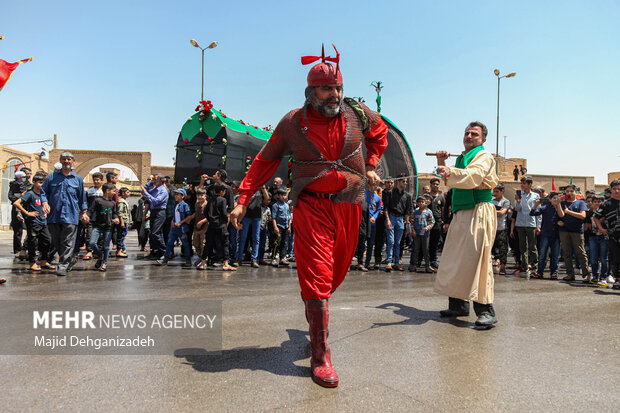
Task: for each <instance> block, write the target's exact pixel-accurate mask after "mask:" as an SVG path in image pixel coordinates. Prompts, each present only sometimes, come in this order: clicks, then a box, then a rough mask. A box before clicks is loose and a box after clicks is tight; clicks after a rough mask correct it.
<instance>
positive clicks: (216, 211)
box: [196, 182, 237, 271]
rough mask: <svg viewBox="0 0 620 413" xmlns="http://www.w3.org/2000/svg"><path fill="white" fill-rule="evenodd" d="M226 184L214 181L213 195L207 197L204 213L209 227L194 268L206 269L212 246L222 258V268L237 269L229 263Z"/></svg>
mask: <svg viewBox="0 0 620 413" xmlns="http://www.w3.org/2000/svg"><path fill="white" fill-rule="evenodd" d="M225 195H226V186H225V185H224V184H223V183H220V182H216V183H215V184H214V185H213V195H212V196H211V197H209V198H208V199H207V207H206V209H205V215H206V217H207V220H208V221H209V228H208V229H207V234H206V237H205V238H206V243H205V246H204V248H203V250H202V261H201V262H200V264H198V266H197V267H196V269H198V270H206V269H207V258H208V257H209V254H210V253H211V251H213V248H217V254H218V256H219V257H222V259H223V265H222V270H224V271H237V269H236V268H235V267H233V266H232V265H230V264H229V262H228V259H229V256H230V255H229V254H230V250H229V245H228V244H229V238H228V229H227V226H228V221H229V219H228V212H227V211H226V205H227V202H226V198H224V196H225Z"/></svg>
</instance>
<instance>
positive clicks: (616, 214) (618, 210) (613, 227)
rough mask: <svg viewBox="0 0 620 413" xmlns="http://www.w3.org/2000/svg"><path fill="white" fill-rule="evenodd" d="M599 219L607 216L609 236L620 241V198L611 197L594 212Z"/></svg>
mask: <svg viewBox="0 0 620 413" xmlns="http://www.w3.org/2000/svg"><path fill="white" fill-rule="evenodd" d="M594 216H595V217H597V218H598V219H601V218H605V225H606V226H607V231H609V238H613V239H615V240H616V241H620V200H618V199H613V198H609V199H607V200H605V201H604V202H603V203H602V204H601V206H600V207H599V208H598V209H597V210H596V212H594Z"/></svg>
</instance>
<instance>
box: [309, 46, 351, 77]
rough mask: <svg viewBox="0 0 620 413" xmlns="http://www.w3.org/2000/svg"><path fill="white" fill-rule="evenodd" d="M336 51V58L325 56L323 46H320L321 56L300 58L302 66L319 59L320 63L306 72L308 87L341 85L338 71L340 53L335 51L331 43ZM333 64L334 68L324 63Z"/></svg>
mask: <svg viewBox="0 0 620 413" xmlns="http://www.w3.org/2000/svg"><path fill="white" fill-rule="evenodd" d="M332 46H333V47H334V50H335V51H336V57H330V56H325V46H324V45H321V56H303V57H302V58H301V64H302V65H308V64H310V63H314V62H316V61H317V60H319V59H321V63H318V64H316V65H314V66H312V69H310V72H308V86H321V85H331V84H338V85H342V72H341V71H340V53H339V52H338V49H336V45H334V44H333V43H332ZM326 62H333V63H336V66H334V65H332V64H330V63H326Z"/></svg>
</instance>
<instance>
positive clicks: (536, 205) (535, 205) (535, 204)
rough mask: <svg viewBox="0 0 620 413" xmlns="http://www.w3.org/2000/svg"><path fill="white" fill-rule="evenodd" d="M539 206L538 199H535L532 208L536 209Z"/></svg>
mask: <svg viewBox="0 0 620 413" xmlns="http://www.w3.org/2000/svg"><path fill="white" fill-rule="evenodd" d="M539 206H540V199H537V200H536V202H535V203H534V208H533V209H536V208H538V207H539Z"/></svg>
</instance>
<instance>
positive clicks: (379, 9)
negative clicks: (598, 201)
mask: <svg viewBox="0 0 620 413" xmlns="http://www.w3.org/2000/svg"><path fill="white" fill-rule="evenodd" d="M1 10H2V12H1V13H0V35H4V36H5V39H4V40H2V41H0V58H2V59H4V60H8V61H15V60H19V59H22V58H25V57H28V56H34V61H33V62H30V63H28V64H26V65H22V66H21V67H19V68H18V70H17V71H16V73H15V74H14V76H13V77H12V79H11V80H10V81H9V83H8V84H7V85H6V86H5V88H4V89H3V90H2V91H1V92H0V143H6V142H14V141H15V140H21V139H25V140H31V139H43V138H47V137H51V136H52V135H53V134H54V133H58V135H59V139H60V146H62V147H66V148H80V149H111V150H134V151H150V152H151V153H152V155H153V163H154V164H158V165H171V164H172V157H173V156H174V148H173V147H174V144H175V142H176V139H177V136H178V131H179V130H180V129H181V126H182V124H183V122H184V121H185V120H186V119H187V117H188V116H189V115H190V114H191V113H192V111H193V109H194V107H195V106H196V104H197V102H198V100H199V99H200V63H201V62H200V60H201V56H200V51H199V50H198V49H196V48H194V47H192V46H191V45H190V43H189V40H190V39H192V38H195V39H197V40H198V42H199V43H201V45H203V46H205V45H207V44H208V43H209V42H211V41H213V40H217V41H218V42H219V46H218V47H217V48H216V49H212V50H208V51H207V52H206V56H205V97H206V98H207V99H210V100H212V101H213V102H214V104H215V107H216V108H217V109H222V110H223V111H224V112H226V113H227V114H228V115H230V116H232V117H233V118H236V119H243V120H245V121H248V122H251V123H253V124H256V125H267V124H272V125H274V126H275V124H277V122H278V120H279V119H280V118H281V117H282V115H283V114H284V113H286V112H287V111H288V110H290V109H291V108H294V107H299V106H300V105H301V104H302V102H303V89H304V86H305V78H306V74H307V70H308V69H309V67H308V66H301V65H300V62H299V58H300V56H302V55H311V54H318V53H320V46H321V43H322V42H324V43H325V44H326V45H328V44H330V43H332V42H333V43H335V44H336V46H337V47H338V49H339V50H340V52H341V62H342V63H341V68H342V72H343V75H344V80H345V94H346V95H348V96H363V97H364V98H365V99H366V102H367V103H368V104H369V105H370V106H371V107H373V108H374V96H375V94H374V89H373V88H371V87H370V86H369V84H370V82H371V81H373V80H381V81H383V83H384V86H385V88H384V89H383V92H382V96H383V102H382V112H383V114H385V115H386V116H388V117H389V118H390V119H392V120H393V121H394V122H395V123H396V124H397V125H398V126H399V127H400V128H401V130H402V131H403V132H404V133H405V135H406V136H407V138H408V140H409V143H410V145H411V147H412V150H413V153H414V157H415V159H416V162H417V164H418V168H419V169H420V170H422V171H430V170H431V169H432V168H433V166H434V162H433V159H432V158H427V157H425V156H424V152H426V151H435V150H436V149H442V148H443V149H448V150H450V151H453V152H454V151H459V150H461V148H462V143H461V138H462V132H463V129H464V126H465V125H466V124H467V122H469V121H470V120H481V121H483V122H485V123H486V124H487V126H488V127H489V141H488V142H487V145H486V147H487V148H488V149H491V150H492V151H495V133H496V103H497V80H496V78H495V76H494V75H493V69H495V68H498V69H499V70H500V71H501V72H502V74H506V73H509V72H512V71H515V72H517V76H516V77H514V78H510V79H503V80H502V84H501V103H500V105H501V107H500V111H501V114H500V116H501V118H500V122H501V124H500V153H503V144H502V142H503V136H504V135H506V136H508V138H507V156H508V157H524V158H527V159H528V162H529V165H528V166H529V167H528V170H529V172H531V173H544V174H558V175H575V176H579V175H587V176H592V175H593V176H595V179H596V182H597V183H606V182H607V172H610V171H618V170H620V157H619V155H620V126H619V123H618V113H620V99H619V97H620V86H619V85H620V82H619V81H618V69H619V68H620V46H619V42H618V39H620V24H618V22H619V21H620V2H618V1H612V0H597V1H595V2H585V1H566V0H565V1H545V2H540V1H520V2H498V1H470V2H464V1H435V2H429V1H385V2H381V3H379V2H370V1H314V2H289V1H287V2H285V1H261V2H254V1H228V2H212V1H202V2H197V1H196V2H193V1H177V2H169V1H151V2H132V1H108V2H105V3H104V2H97V3H95V2H83V1H80V2H78V1H75V2H68V1H56V2H43V1H3V4H2V7H1ZM326 49H327V48H326ZM327 50H329V49H327ZM39 147H40V145H33V146H32V147H26V148H24V147H20V149H28V150H32V151H38V148H39Z"/></svg>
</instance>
